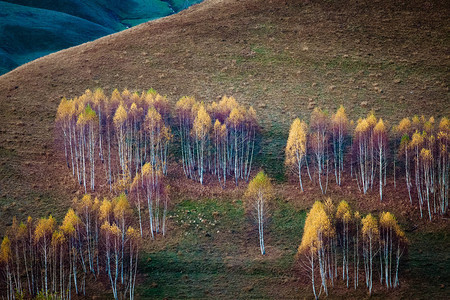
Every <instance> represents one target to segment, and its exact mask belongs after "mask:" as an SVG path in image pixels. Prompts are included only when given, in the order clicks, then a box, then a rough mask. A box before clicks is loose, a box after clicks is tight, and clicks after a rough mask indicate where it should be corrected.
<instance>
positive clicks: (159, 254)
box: [0, 0, 450, 298]
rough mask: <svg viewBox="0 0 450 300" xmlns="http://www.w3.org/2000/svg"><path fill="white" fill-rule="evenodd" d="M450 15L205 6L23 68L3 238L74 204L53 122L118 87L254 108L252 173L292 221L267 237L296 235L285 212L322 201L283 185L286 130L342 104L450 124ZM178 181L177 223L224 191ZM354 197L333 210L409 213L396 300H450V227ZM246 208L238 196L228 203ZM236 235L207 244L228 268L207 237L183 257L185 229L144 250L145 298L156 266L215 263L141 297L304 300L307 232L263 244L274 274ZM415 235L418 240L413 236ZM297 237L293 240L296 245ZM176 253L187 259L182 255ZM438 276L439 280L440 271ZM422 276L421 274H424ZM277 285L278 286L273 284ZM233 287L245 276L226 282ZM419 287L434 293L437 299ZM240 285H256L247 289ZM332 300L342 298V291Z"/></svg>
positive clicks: (5, 116)
mask: <svg viewBox="0 0 450 300" xmlns="http://www.w3.org/2000/svg"><path fill="white" fill-rule="evenodd" d="M449 13H450V12H449V8H448V7H447V5H446V3H445V2H442V1H428V2H423V1H394V2H392V1H384V0H382V1H378V2H372V1H363V2H354V1H339V2H337V3H335V2H328V1H326V2H317V1H296V0H295V1H294V0H285V1H278V0H276V1H275V0H273V1H266V0H245V1H238V0H205V1H204V2H202V3H200V4H198V5H195V6H192V7H190V8H189V9H187V10H185V11H182V12H180V13H178V14H176V15H171V16H168V17H165V18H162V19H158V20H155V21H152V22H148V23H145V24H141V25H138V26H136V27H133V28H131V29H128V30H125V31H122V32H119V33H116V34H113V35H109V36H106V37H104V38H101V39H98V40H96V41H93V42H89V43H86V44H83V45H80V46H77V47H73V48H70V49H67V50H63V51H60V52H57V53H54V54H51V55H48V56H45V57H42V58H40V59H37V60H35V61H33V62H31V63H28V64H25V65H23V66H20V67H18V68H17V69H15V70H13V71H12V72H9V73H7V74H5V75H3V76H0V105H1V109H0V203H1V205H2V207H1V210H0V229H1V231H3V228H5V225H7V224H9V223H10V220H11V218H12V216H13V215H17V216H18V217H19V218H23V217H25V216H26V215H28V214H31V215H32V216H33V217H39V216H42V215H45V214H49V213H52V214H54V215H55V216H56V217H57V218H61V217H62V214H63V213H65V211H66V209H67V207H68V206H69V204H70V201H71V199H72V198H73V197H74V196H75V195H78V194H79V192H77V190H78V187H77V184H76V183H75V182H74V180H73V179H72V178H71V177H70V176H69V174H68V171H67V169H66V167H65V166H64V164H63V160H62V158H61V156H60V153H59V151H58V150H57V149H55V147H54V132H53V130H54V119H55V113H56V109H57V106H58V104H59V102H60V100H61V98H62V97H67V98H73V97H76V96H79V95H81V94H82V93H83V92H84V91H85V90H86V89H88V88H89V89H95V88H96V87H102V88H104V89H105V92H106V93H107V94H110V93H111V92H112V90H113V89H115V88H118V89H119V90H122V89H124V88H128V89H130V90H137V91H141V90H144V89H148V88H150V87H152V88H154V89H155V90H157V91H158V92H159V93H161V94H167V96H168V98H169V100H170V101H171V103H172V104H174V103H175V101H176V100H178V99H179V98H180V97H181V96H184V95H192V96H195V97H196V99H198V100H204V101H205V102H210V101H213V100H217V98H218V97H220V96H222V95H223V94H228V95H233V96H235V97H236V98H237V99H238V100H239V101H240V102H241V103H244V104H246V105H249V104H251V105H253V106H254V107H255V109H256V111H257V113H258V116H259V119H260V121H261V125H262V129H263V143H262V147H261V148H262V150H261V153H259V154H258V155H259V158H258V161H257V163H258V166H259V167H261V168H264V169H265V170H266V171H267V172H268V173H269V175H271V176H272V177H274V178H276V179H277V180H278V181H279V182H280V188H281V190H282V192H281V196H280V198H282V200H280V207H284V210H283V209H282V210H280V211H279V212H278V213H279V215H278V217H279V219H278V221H279V222H280V223H277V220H275V221H274V225H273V226H274V228H275V229H277V228H284V227H283V226H284V225H283V224H282V223H283V222H285V220H289V221H290V222H291V223H287V224H292V226H294V225H298V224H301V223H302V220H298V219H296V218H295V217H294V216H291V215H290V214H289V210H290V209H292V208H294V209H295V211H296V212H299V213H302V214H303V215H302V216H303V217H304V209H306V208H308V207H309V206H310V205H311V203H312V201H313V200H314V198H320V197H322V196H320V195H319V194H318V193H315V192H312V190H314V188H313V187H311V188H310V189H309V190H308V191H309V192H307V193H305V194H300V193H299V192H298V190H296V189H295V188H293V187H292V186H288V184H287V183H286V182H285V181H284V180H285V179H286V178H285V176H284V170H283V164H282V161H283V159H284V148H283V147H284V145H285V143H286V139H287V134H288V129H289V124H290V123H291V121H292V120H293V119H294V118H295V117H296V116H300V117H301V118H305V119H306V120H308V119H309V116H310V112H311V110H312V109H313V108H314V107H316V106H320V107H322V108H324V109H327V110H328V111H335V110H336V108H337V107H338V106H339V105H341V104H343V105H344V106H345V107H346V108H347V110H348V113H349V115H350V117H351V118H352V119H354V120H356V119H357V118H359V117H364V116H365V115H366V114H367V112H368V111H370V110H372V109H373V110H374V111H375V113H376V115H377V116H380V117H383V119H385V120H386V121H387V123H388V124H389V125H394V124H395V123H397V122H398V121H399V120H400V119H401V118H403V117H405V116H412V115H414V114H419V115H421V114H423V115H425V116H428V117H429V116H434V117H435V118H440V117H442V116H449V115H450V99H449V93H448V88H449V66H450V59H449V56H448V48H449V40H448V37H449V36H450V28H449V26H448V15H449ZM172 180H173V181H174V184H175V185H176V187H177V188H181V187H183V188H186V189H188V191H187V192H186V193H181V192H177V199H175V200H174V201H175V202H176V203H181V204H180V206H179V207H178V208H179V209H180V210H181V209H183V208H185V207H189V205H191V204H190V202H189V201H190V200H192V198H194V197H195V196H198V195H199V196H198V197H201V198H202V201H206V202H207V201H209V200H208V199H209V198H214V197H219V198H220V196H218V195H219V194H220V192H218V191H217V190H216V189H211V190H209V189H208V188H201V189H200V188H199V187H198V186H194V187H190V186H191V184H189V183H187V184H186V183H183V182H182V181H181V183H180V182H177V180H176V179H172ZM350 189H351V187H350V186H349V187H348V189H347V187H346V188H343V189H338V188H336V189H333V190H332V192H333V193H335V194H336V195H338V199H341V198H343V197H349V198H351V199H352V202H353V203H358V206H359V208H360V209H364V210H365V211H366V212H367V211H370V210H378V211H381V210H382V209H392V207H395V208H394V210H395V211H396V212H399V213H404V214H402V216H401V221H402V223H403V224H404V225H407V226H408V228H409V229H410V231H411V232H412V233H411V234H412V235H411V236H410V238H411V239H412V240H413V241H416V242H417V243H416V244H414V245H413V246H412V249H411V253H410V256H411V257H412V258H415V259H416V260H414V263H413V264H411V265H410V266H409V269H408V270H409V271H408V274H407V276H408V281H407V284H406V285H405V287H404V289H403V290H401V291H400V292H399V294H396V296H398V297H401V296H402V297H411V295H414V293H415V292H420V291H422V293H423V294H421V295H419V296H418V298H426V294H425V293H426V292H432V293H434V295H435V296H436V297H443V298H445V295H446V294H448V287H447V286H446V285H448V281H447V279H448V278H449V272H448V262H447V263H446V262H445V261H446V260H445V259H443V260H442V261H438V258H437V257H436V256H435V255H433V253H436V252H437V251H443V252H445V249H447V248H448V246H449V235H448V228H449V224H448V222H447V221H446V220H441V221H440V222H437V223H436V224H431V225H430V226H429V227H428V226H427V223H425V222H419V221H418V222H415V223H414V224H412V223H407V221H408V220H411V219H414V218H417V210H415V211H414V210H412V209H410V207H409V205H405V204H398V202H401V201H402V198H404V197H406V196H405V190H400V193H395V192H394V191H393V192H391V194H390V200H388V201H387V202H386V204H384V206H383V208H374V206H372V204H373V203H375V204H377V203H378V202H377V201H378V199H377V198H375V197H372V198H369V199H371V200H370V201H367V202H365V200H364V201H363V199H365V198H363V197H362V196H361V195H359V194H358V192H357V191H356V192H353V193H352V191H351V190H350ZM402 194H403V195H402ZM241 196H242V190H240V189H238V190H236V191H229V192H228V194H226V195H225V196H224V198H225V199H228V200H229V199H234V198H239V197H241ZM211 201H213V202H214V201H215V200H211ZM229 202H230V203H231V204H229V205H231V206H226V207H225V208H222V209H225V210H227V211H228V212H229V213H230V214H231V215H236V218H239V220H245V219H246V218H245V216H243V215H242V212H240V211H239V207H237V206H238V205H237V204H236V203H235V202H234V201H233V202H232V201H229ZM201 203H203V202H200V204H195V205H199V206H200V207H199V208H196V209H199V210H201V209H203V210H208V209H209V208H204V207H203V206H202V204H201ZM367 203H368V204H367ZM371 203H372V204H371ZM213 205H216V204H215V203H213ZM283 205H284V206H283ZM236 210H237V211H236ZM207 213H210V212H209V211H207ZM283 218H286V219H283ZM227 222H228V223H227ZM224 223H225V225H224V226H226V225H229V224H231V223H232V220H228V219H226V218H225V220H224ZM236 226H237V228H233V233H231V231H230V232H229V234H228V235H226V236H225V237H218V238H217V237H216V236H213V237H214V239H215V240H214V243H212V247H216V248H214V249H220V251H223V252H220V255H219V254H217V252H214V251H213V250H211V249H208V245H210V240H209V239H208V238H206V237H203V236H200V237H199V238H198V239H195V238H186V239H185V240H183V244H178V241H177V240H176V238H180V236H181V234H182V231H181V230H179V229H174V237H173V238H171V239H170V240H169V241H168V242H167V243H168V246H167V247H166V246H165V245H164V244H163V243H162V242H160V241H159V242H158V243H156V244H155V245H153V246H150V247H149V248H150V249H148V251H149V252H151V253H152V254H149V255H150V257H153V262H152V263H149V267H148V269H147V267H145V266H144V267H143V268H144V271H146V272H147V271H148V272H149V274H150V275H148V274H147V275H146V276H145V277H144V278H142V279H141V280H142V281H141V282H145V283H148V285H150V284H152V282H153V280H156V279H154V278H157V276H155V275H151V272H152V270H153V269H157V268H158V264H157V263H156V262H161V263H160V265H159V266H160V268H163V267H164V266H165V265H164V264H163V262H164V261H169V260H170V261H173V262H175V263H176V267H177V268H178V267H179V268H182V270H184V271H186V272H189V271H191V269H190V268H189V267H188V266H189V263H192V264H193V266H196V265H197V264H198V266H201V264H202V253H204V252H205V251H206V252H207V251H210V252H212V255H211V257H210V258H209V259H208V261H206V262H204V263H205V264H207V270H205V271H204V272H203V273H202V274H200V275H199V277H195V278H187V279H185V278H183V277H182V276H181V275H180V273H178V269H176V268H175V267H174V268H175V269H173V270H172V269H170V266H166V267H167V268H168V270H166V272H167V273H164V276H167V277H164V278H163V279H164V280H165V282H166V283H165V284H162V283H161V282H160V283H159V286H158V284H157V285H156V287H155V288H154V289H153V290H150V291H149V290H145V289H144V287H142V288H141V290H140V293H141V295H144V296H147V297H153V296H154V297H164V294H165V293H167V292H168V291H170V290H171V288H170V284H169V280H173V279H176V280H175V281H174V283H178V284H179V286H191V290H190V291H191V294H183V293H179V294H176V292H177V291H175V292H174V293H175V294H174V295H173V297H174V298H177V297H197V298H198V297H204V296H208V295H209V296H210V297H214V296H216V297H225V298H227V297H232V298H233V297H237V296H238V295H239V294H240V293H241V292H245V293H247V295H249V296H253V297H257V298H258V297H276V296H277V295H276V294H275V292H274V291H276V287H277V286H279V285H280V284H283V286H286V290H285V291H286V292H285V294H283V297H286V298H294V297H297V295H298V294H297V293H298V292H299V289H298V288H297V285H298V284H301V282H300V283H299V282H298V280H296V279H292V278H293V274H296V273H295V272H298V270H295V269H294V270H292V266H291V264H292V257H293V253H295V249H296V245H298V242H299V240H300V233H297V232H291V231H289V233H288V234H287V235H286V236H284V235H282V234H278V235H276V234H274V235H273V236H272V237H269V238H268V244H270V242H271V241H272V242H274V243H273V244H274V245H275V246H273V247H274V249H272V250H274V251H273V252H272V253H274V254H271V255H273V256H269V258H270V260H269V262H268V263H267V264H266V262H263V261H262V260H259V259H258V260H252V259H251V255H252V254H255V255H256V251H257V249H256V250H254V249H253V248H252V247H250V246H248V245H247V244H248V241H249V240H250V241H251V243H253V244H255V246H256V238H255V239H254V240H252V238H253V236H252V235H251V234H252V233H251V232H250V233H249V232H248V231H246V229H245V228H242V226H240V225H236ZM417 226H420V230H419V231H415V232H414V230H415V228H416V227H417ZM172 228H176V226H174V225H173V227H172ZM187 230H189V232H193V233H195V232H196V231H195V230H194V229H192V228H188V229H187ZM280 230H281V229H280ZM281 232H283V231H281ZM235 233H238V235H239V234H242V235H243V236H240V237H239V238H237V240H236V245H232V244H230V243H229V240H230V239H232V238H236V235H235ZM202 234H203V233H202ZM246 234H247V236H246ZM250 236H251V237H250ZM296 236H299V237H298V240H297V241H296V240H293V237H296ZM194 246H195V247H197V248H195V247H194ZM191 247H194V249H195V250H191ZM249 248H250V249H249ZM255 248H256V247H255ZM179 251H181V252H182V253H184V252H185V251H186V252H187V254H186V255H185V256H183V255H179ZM189 251H192V252H189ZM251 251H254V252H251ZM423 251H425V252H423ZM268 252H269V251H268ZM227 253H228V255H227ZM247 253H250V254H247ZM222 254H223V255H222ZM233 255H236V258H235V259H233V258H232V257H233ZM447 257H448V255H447ZM435 263H436V264H440V265H439V267H436V268H434V266H435ZM152 268H153V269H152ZM192 268H193V267H192ZM208 268H209V269H208ZM422 268H423V270H424V274H425V275H424V274H421V273H420V271H421V270H422ZM286 269H288V270H287V271H286ZM160 271H161V272H162V271H164V270H160ZM241 271H242V272H241ZM215 272H219V273H220V272H223V273H224V274H225V275H223V277H220V276H216V277H214V278H213V280H214V283H215V285H214V287H215V288H214V290H213V291H212V292H211V291H210V294H207V293H206V292H205V293H204V294H203V292H204V290H207V288H206V286H207V285H208V284H207V283H208V282H209V280H211V278H210V277H208V276H209V275H211V274H210V273H214V274H215ZM272 273H276V276H275V277H276V278H275V279H273V280H270V279H269V280H267V278H269V277H270V276H271V274H272ZM208 274H209V275H208ZM236 274H241V275H242V277H239V278H237V279H232V278H233V276H235V275H236ZM152 276H153V277H152ZM221 276H222V275H221ZM421 276H424V277H425V278H426V279H427V280H428V281H429V283H430V286H429V287H427V283H426V282H425V283H424V282H423V281H422V280H421ZM145 280H147V281H148V282H147V281H145ZM245 280H250V281H251V283H249V284H248V285H244V286H243V283H242V282H244V281H245ZM192 281H194V283H195V284H194V285H192V284H191V283H192ZM224 282H225V283H224ZM227 284H228V285H230V286H233V284H234V285H235V289H232V290H230V292H229V293H227ZM441 284H442V285H443V287H442V285H441ZM253 287H255V288H253ZM302 289H304V290H305V294H304V295H305V297H309V296H310V294H311V293H310V290H308V287H307V286H306V285H304V286H302V288H301V289H300V292H302ZM427 289H429V290H427ZM217 291H220V293H218V294H217ZM222 292H223V294H222ZM302 295H303V294H302ZM334 296H335V297H340V296H342V291H341V292H337V294H335V295H334ZM362 296H363V295H361V294H356V295H354V297H355V298H360V297H362ZM383 296H385V295H384V294H382V293H379V294H378V297H380V298H383Z"/></svg>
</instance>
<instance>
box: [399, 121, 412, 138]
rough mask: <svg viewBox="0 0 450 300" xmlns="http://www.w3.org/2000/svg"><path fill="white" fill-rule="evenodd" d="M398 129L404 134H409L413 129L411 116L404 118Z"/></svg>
mask: <svg viewBox="0 0 450 300" xmlns="http://www.w3.org/2000/svg"><path fill="white" fill-rule="evenodd" d="M397 131H398V132H400V133H401V134H402V135H404V134H409V132H410V131H411V121H410V120H409V118H403V119H402V120H401V121H400V123H399V124H398V126H397Z"/></svg>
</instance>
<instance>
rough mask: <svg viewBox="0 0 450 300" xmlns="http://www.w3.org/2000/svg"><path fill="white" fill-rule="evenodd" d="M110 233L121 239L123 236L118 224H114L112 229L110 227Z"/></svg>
mask: <svg viewBox="0 0 450 300" xmlns="http://www.w3.org/2000/svg"><path fill="white" fill-rule="evenodd" d="M109 232H110V233H111V235H113V236H116V237H119V236H120V235H121V234H122V230H120V228H119V227H118V226H117V224H116V223H113V224H112V225H111V226H110V227H109Z"/></svg>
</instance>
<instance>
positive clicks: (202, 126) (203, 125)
mask: <svg viewBox="0 0 450 300" xmlns="http://www.w3.org/2000/svg"><path fill="white" fill-rule="evenodd" d="M210 130H211V117H210V116H209V114H208V112H207V111H206V109H205V105H203V103H202V104H201V105H200V107H199V110H198V112H197V117H196V118H195V120H194V128H193V133H194V135H195V136H196V137H197V138H198V139H200V140H201V139H204V138H205V137H206V136H207V134H208V133H209V131H210Z"/></svg>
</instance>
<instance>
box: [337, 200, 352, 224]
mask: <svg viewBox="0 0 450 300" xmlns="http://www.w3.org/2000/svg"><path fill="white" fill-rule="evenodd" d="M336 218H337V219H338V220H341V221H342V222H349V221H350V219H351V208H350V205H349V204H348V202H347V201H345V200H342V201H341V202H340V203H339V205H338V207H337V210H336Z"/></svg>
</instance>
